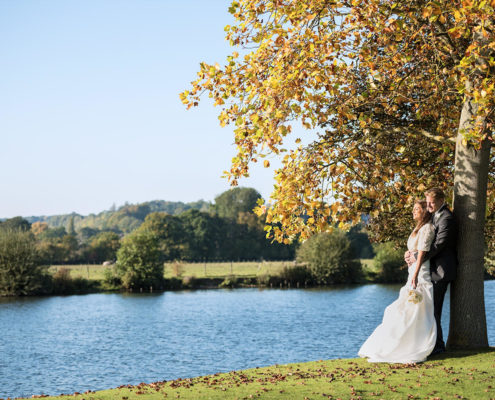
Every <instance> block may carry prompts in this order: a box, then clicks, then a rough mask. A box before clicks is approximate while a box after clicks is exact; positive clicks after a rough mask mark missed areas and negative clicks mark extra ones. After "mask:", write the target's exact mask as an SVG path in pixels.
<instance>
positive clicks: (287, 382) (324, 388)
mask: <svg viewBox="0 0 495 400" xmlns="http://www.w3.org/2000/svg"><path fill="white" fill-rule="evenodd" d="M177 398H180V399H191V400H192V399H239V400H240V399H243V400H244V399H301V400H302V399H356V400H357V399H431V400H438V399H494V398H495V348H491V349H487V350H484V351H479V352H477V351H455V352H448V353H444V354H441V355H439V356H436V357H433V358H432V360H430V361H427V362H425V363H422V364H417V365H401V364H383V363H381V364H371V363H368V362H367V361H366V360H363V359H348V360H328V361H315V362H309V363H297V364H289V365H282V366H271V367H265V368H256V369H249V370H245V371H233V372H230V373H224V374H215V375H209V376H203V377H197V378H192V379H177V380H174V381H168V382H156V383H150V384H145V383H142V384H139V385H137V386H126V387H121V388H118V389H112V390H105V391H101V392H86V393H84V394H75V395H71V396H68V395H67V396H65V395H64V396H59V397H50V398H48V399H58V400H63V399H73V400H82V399H84V400H109V399H119V400H135V399H136V400H137V399H139V400H155V399H161V400H163V399H177Z"/></svg>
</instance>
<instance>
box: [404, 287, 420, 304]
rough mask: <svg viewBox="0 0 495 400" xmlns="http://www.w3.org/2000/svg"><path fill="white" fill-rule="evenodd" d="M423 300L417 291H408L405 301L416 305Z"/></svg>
mask: <svg viewBox="0 0 495 400" xmlns="http://www.w3.org/2000/svg"><path fill="white" fill-rule="evenodd" d="M422 300H423V295H422V294H421V293H419V291H418V290H417V289H409V292H408V293H407V301H409V302H411V303H414V304H418V303H421V301H422Z"/></svg>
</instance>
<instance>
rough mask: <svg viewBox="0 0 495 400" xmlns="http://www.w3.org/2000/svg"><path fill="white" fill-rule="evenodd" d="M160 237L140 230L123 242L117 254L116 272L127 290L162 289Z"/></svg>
mask: <svg viewBox="0 0 495 400" xmlns="http://www.w3.org/2000/svg"><path fill="white" fill-rule="evenodd" d="M160 258H161V257H160V250H159V243H158V237H157V236H156V235H155V234H154V233H153V232H150V231H148V230H144V229H142V230H138V231H135V232H133V233H131V234H130V235H128V236H127V237H125V238H124V240H123V241H122V247H121V248H120V249H119V251H118V252H117V264H116V268H115V269H116V272H117V275H118V276H119V277H120V278H121V280H122V285H123V287H125V288H126V289H140V288H145V289H148V288H149V287H154V288H160V286H161V285H162V282H163V262H162V261H161V259H160Z"/></svg>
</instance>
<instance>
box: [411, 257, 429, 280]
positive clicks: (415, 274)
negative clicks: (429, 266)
mask: <svg viewBox="0 0 495 400" xmlns="http://www.w3.org/2000/svg"><path fill="white" fill-rule="evenodd" d="M425 255H426V251H423V250H419V251H418V258H417V260H416V269H415V270H414V274H413V277H412V281H411V284H412V287H413V289H416V286H418V274H419V270H420V268H421V264H423V260H424V258H425Z"/></svg>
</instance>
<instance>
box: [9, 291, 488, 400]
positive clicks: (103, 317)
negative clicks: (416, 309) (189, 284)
mask: <svg viewBox="0 0 495 400" xmlns="http://www.w3.org/2000/svg"><path fill="white" fill-rule="evenodd" d="M399 287H400V285H379V284H369V285H355V286H338V287H333V288H326V289H288V290H279V289H264V290H260V289H235V290H197V291H181V292H165V293H157V294H91V295H80V296H66V297H62V296H57V297H37V298H7V299H5V298H4V299H1V298H0V398H6V397H19V396H26V397H30V396H31V395H40V394H49V395H58V394H61V393H66V394H69V393H73V392H75V391H78V392H84V391H86V390H88V389H90V390H101V389H109V388H114V387H117V386H119V385H124V384H138V383H140V382H147V383H150V382H155V381H162V380H170V379H175V378H179V377H181V378H187V377H193V376H198V375H204V374H212V373H216V372H227V371H231V370H234V369H245V368H252V367H257V366H259V367H261V366H266V365H272V364H285V363H291V362H303V361H311V360H320V359H332V358H348V357H356V356H357V354H356V353H357V350H358V349H359V347H360V346H361V344H362V343H363V341H364V340H365V339H366V337H367V336H368V335H369V334H370V333H371V332H372V331H373V329H374V328H375V327H376V326H377V325H378V324H379V323H380V322H381V318H382V315H383V310H384V308H385V307H386V306H387V305H388V304H390V303H391V302H392V301H394V300H395V299H396V297H397V296H398V290H399ZM485 299H486V314H487V322H488V336H489V342H490V344H491V345H493V344H494V343H495V281H487V282H485ZM448 310H449V302H448V294H447V297H446V304H445V305H444V322H443V324H442V326H443V327H444V330H448V323H447V319H448Z"/></svg>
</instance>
